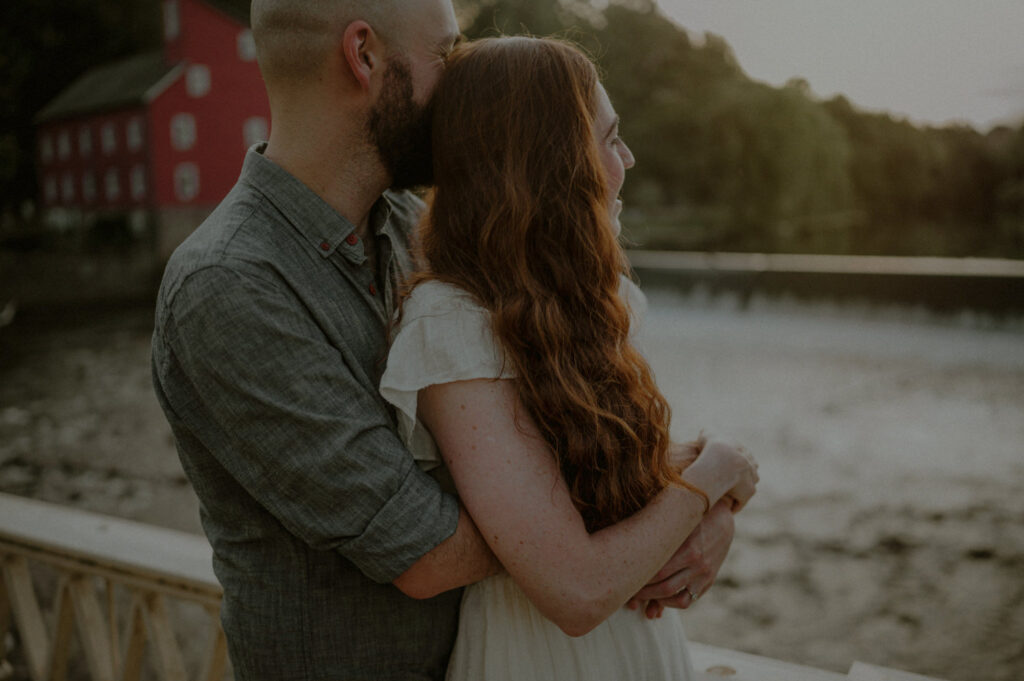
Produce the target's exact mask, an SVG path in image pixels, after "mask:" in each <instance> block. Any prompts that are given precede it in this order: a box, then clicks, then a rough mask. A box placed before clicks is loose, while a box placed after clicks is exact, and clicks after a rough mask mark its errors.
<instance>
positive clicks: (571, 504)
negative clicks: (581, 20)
mask: <svg viewBox="0 0 1024 681" xmlns="http://www.w3.org/2000/svg"><path fill="white" fill-rule="evenodd" d="M433 147H434V149H433V153H434V168H435V183H436V189H435V193H434V196H433V198H432V201H431V205H430V210H429V214H428V215H427V217H426V219H425V221H424V224H423V225H422V228H421V231H420V234H419V238H420V256H421V265H422V267H423V268H424V269H423V271H422V272H421V273H420V274H419V275H418V276H417V277H415V278H414V281H413V288H412V291H411V293H410V294H409V295H408V297H407V298H406V300H405V302H404V305H403V312H402V317H401V319H400V322H399V325H398V331H397V334H396V335H395V338H394V343H393V346H392V350H391V354H390V356H389V359H388V367H387V370H386V372H385V374H384V377H383V380H382V384H381V392H382V393H383V395H384V396H385V398H386V399H388V400H389V401H391V402H392V403H393V404H394V405H395V406H396V407H397V408H398V412H399V414H400V420H401V428H402V432H403V436H404V437H405V439H406V441H407V442H408V443H409V446H410V450H411V451H413V453H414V455H415V456H416V457H417V458H418V459H420V460H421V463H422V464H423V465H428V466H429V465H431V462H433V464H434V465H436V464H437V463H439V457H438V453H437V452H438V449H440V452H441V453H443V460H444V464H445V465H446V466H447V468H448V470H449V471H450V472H451V475H452V477H453V479H454V482H455V484H456V487H457V489H458V492H459V495H460V497H461V498H462V501H463V503H464V504H465V506H466V508H467V509H468V510H469V512H470V514H471V515H472V516H473V519H474V521H475V522H476V524H477V526H478V527H479V528H480V531H481V534H482V535H483V536H484V537H485V539H486V540H487V542H488V544H489V545H490V547H491V549H492V550H493V551H494V553H495V554H496V555H497V557H498V558H499V559H500V560H501V562H502V564H503V565H504V567H505V569H506V571H507V574H502V575H498V576H495V577H492V578H489V579H487V580H484V581H483V582H480V583H479V584H475V585H472V586H470V587H467V589H466V591H465V595H464V596H463V604H462V613H461V619H460V627H459V636H458V640H457V642H456V646H455V650H454V652H453V654H452V659H451V664H450V667H449V677H448V678H449V679H456V680H462V679H467V680H468V679H486V680H487V681H496V680H499V679H517V680H519V681H523V680H526V679H541V678H551V679H559V680H563V679H574V678H578V679H588V680H593V679H605V678H607V679H686V678H694V677H693V674H692V670H691V669H690V665H689V661H688V658H687V656H686V650H685V642H684V638H683V632H682V628H681V625H680V621H679V618H678V617H677V616H676V614H675V613H674V611H673V614H672V615H670V616H668V617H664V618H661V619H655V620H648V619H645V617H644V615H643V614H642V613H641V612H637V611H632V610H628V609H624V608H623V607H622V606H623V605H624V604H625V603H626V602H627V600H629V598H630V597H631V596H632V595H633V594H634V593H636V592H637V591H638V590H639V589H640V588H641V587H642V586H643V585H644V584H645V583H646V582H647V581H648V580H649V579H650V578H651V577H652V576H653V575H654V574H655V573H656V572H657V571H658V569H659V568H660V567H661V566H662V565H663V564H664V562H665V561H666V560H667V559H668V557H669V556H670V555H671V554H672V552H673V550H674V549H675V548H676V547H678V546H679V545H680V544H681V543H682V541H683V540H684V539H685V538H686V536H687V535H688V534H689V533H690V532H691V531H692V530H693V529H694V528H695V527H696V525H697V524H698V522H699V521H700V519H701V517H702V515H703V514H704V513H705V512H706V511H707V509H708V507H709V504H713V503H715V502H716V501H717V500H718V499H720V498H722V497H723V496H726V495H730V496H731V497H732V498H733V499H734V503H735V507H736V509H737V510H738V508H739V507H741V506H742V505H743V504H744V503H745V502H746V501H747V499H749V497H750V496H751V495H752V494H753V491H754V485H755V484H756V480H757V476H756V472H755V468H756V467H755V466H754V465H753V464H752V463H751V462H750V461H748V460H747V459H746V458H744V457H743V456H742V455H740V454H737V453H736V452H735V451H733V450H731V449H729V448H723V447H721V446H719V445H716V444H714V443H710V444H707V445H706V446H703V443H701V444H700V445H698V446H697V447H696V448H694V451H692V452H689V453H690V454H691V455H696V454H698V453H699V456H697V458H696V460H694V461H693V463H692V464H690V465H689V466H688V467H687V468H686V469H685V471H683V472H682V473H681V472H680V466H679V462H678V461H674V460H673V455H675V456H677V457H679V456H685V455H686V454H687V449H686V448H685V447H670V443H669V437H668V432H669V430H668V428H669V408H668V405H667V404H666V402H665V400H664V398H663V397H662V396H661V394H660V393H659V392H658V390H657V388H656V386H655V384H654V381H653V378H652V377H651V374H650V371H649V369H648V367H647V365H646V363H645V362H644V360H643V359H642V358H641V356H640V355H639V354H638V353H637V351H636V350H635V349H634V348H633V346H632V345H631V344H630V340H629V328H630V323H631V320H630V306H629V304H628V303H627V300H634V301H635V300H640V299H642V294H640V293H639V291H638V290H636V289H635V287H633V285H632V284H631V283H629V282H628V280H625V279H624V278H623V277H622V274H623V273H624V272H625V271H626V262H625V258H624V255H623V252H622V250H621V248H620V247H619V245H618V243H617V240H616V235H617V233H618V227H617V224H618V214H619V211H620V210H621V203H620V202H619V201H618V199H617V196H618V192H619V189H620V188H621V186H622V180H623V176H624V173H625V170H626V169H627V168H629V167H630V166H632V164H633V157H632V155H631V154H630V152H629V149H628V148H627V147H626V145H625V144H624V143H623V142H622V140H621V139H619V137H618V132H617V118H616V116H615V112H614V110H613V109H612V107H611V104H610V102H609V101H608V97H607V95H606V94H605V92H604V89H603V88H602V87H601V85H600V84H599V83H598V80H597V76H596V71H595V69H594V67H593V65H592V64H591V63H590V61H589V60H588V59H587V58H586V57H584V56H583V55H582V54H581V53H580V52H579V51H578V50H576V49H575V48H572V47H570V46H568V45H565V44H563V43H560V42H556V41H551V40H540V39H533V38H499V39H490V40H485V41H480V42H477V43H473V44H470V45H467V46H463V47H460V48H459V49H457V50H456V51H455V52H454V53H453V54H452V55H451V57H450V59H449V62H448V66H447V68H446V71H445V74H444V76H443V77H442V79H441V82H440V84H439V85H438V89H437V91H436V93H435V96H434V127H433ZM435 441H436V443H437V445H436V446H435V444H434V443H435ZM701 446H703V450H702V451H701Z"/></svg>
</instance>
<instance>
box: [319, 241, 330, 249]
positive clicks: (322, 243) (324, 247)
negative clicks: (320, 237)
mask: <svg viewBox="0 0 1024 681" xmlns="http://www.w3.org/2000/svg"><path fill="white" fill-rule="evenodd" d="M320 250H321V251H329V250H331V245H330V244H329V243H327V242H326V241H321V242H320Z"/></svg>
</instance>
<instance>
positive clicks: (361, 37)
mask: <svg viewBox="0 0 1024 681" xmlns="http://www.w3.org/2000/svg"><path fill="white" fill-rule="evenodd" d="M341 46H342V52H343V54H344V57H345V62H346V63H347V64H348V68H349V69H350V70H351V71H352V76H353V77H354V78H355V79H356V82H357V83H359V87H360V88H362V89H363V90H367V91H368V90H369V89H370V78H371V76H372V75H373V71H374V70H375V69H376V68H377V67H378V66H379V65H380V64H382V63H383V61H382V58H381V57H382V54H381V50H382V49H383V46H382V45H381V43H380V40H378V39H377V34H376V33H374V31H373V28H372V27H371V26H370V25H369V24H368V23H366V22H365V21H362V20H360V21H353V22H352V23H351V24H349V25H348V27H347V28H346V29H345V32H344V33H343V34H342V44H341Z"/></svg>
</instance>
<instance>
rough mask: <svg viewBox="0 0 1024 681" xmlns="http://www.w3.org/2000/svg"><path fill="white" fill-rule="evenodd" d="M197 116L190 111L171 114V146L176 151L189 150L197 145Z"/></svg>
mask: <svg viewBox="0 0 1024 681" xmlns="http://www.w3.org/2000/svg"><path fill="white" fill-rule="evenodd" d="M196 137H197V133H196V117H195V116H193V115H192V114H190V113H184V112H183V113H176V114H174V115H173V116H171V146H172V147H173V148H174V149H175V150H176V151H188V150H189V149H191V148H192V147H194V146H195V145H196Z"/></svg>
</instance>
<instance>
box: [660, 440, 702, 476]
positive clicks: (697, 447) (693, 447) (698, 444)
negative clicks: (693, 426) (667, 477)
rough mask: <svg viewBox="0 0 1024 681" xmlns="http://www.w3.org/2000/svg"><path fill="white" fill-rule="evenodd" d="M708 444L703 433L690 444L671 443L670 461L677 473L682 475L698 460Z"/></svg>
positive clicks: (669, 450) (669, 448)
mask: <svg viewBox="0 0 1024 681" xmlns="http://www.w3.org/2000/svg"><path fill="white" fill-rule="evenodd" d="M707 442H708V440H707V438H706V437H704V434H703V433H701V435H700V436H699V437H698V438H697V439H696V440H691V441H690V442H683V443H677V442H672V443H669V446H668V458H669V461H670V462H671V463H672V466H673V467H674V468H675V469H676V470H677V471H679V472H680V473H682V472H683V471H684V470H686V468H687V466H689V465H690V464H691V463H693V462H694V461H696V460H697V457H698V456H700V453H701V450H703V449H704V445H706V444H707Z"/></svg>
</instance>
